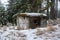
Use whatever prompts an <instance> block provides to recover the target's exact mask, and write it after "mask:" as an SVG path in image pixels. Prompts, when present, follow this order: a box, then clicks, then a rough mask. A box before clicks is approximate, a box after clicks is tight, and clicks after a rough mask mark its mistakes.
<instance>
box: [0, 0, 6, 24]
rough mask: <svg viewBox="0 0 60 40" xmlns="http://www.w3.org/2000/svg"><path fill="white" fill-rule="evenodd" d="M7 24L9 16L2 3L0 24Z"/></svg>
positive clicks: (0, 6) (0, 5)
mask: <svg viewBox="0 0 60 40" xmlns="http://www.w3.org/2000/svg"><path fill="white" fill-rule="evenodd" d="M6 23H7V14H6V11H5V8H4V6H3V4H2V3H1V1H0V24H2V25H5V24H6Z"/></svg>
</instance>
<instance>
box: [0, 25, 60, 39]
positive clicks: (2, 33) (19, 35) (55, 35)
mask: <svg viewBox="0 0 60 40" xmlns="http://www.w3.org/2000/svg"><path fill="white" fill-rule="evenodd" d="M53 27H54V28H56V30H55V31H48V29H47V27H45V28H36V29H28V30H15V29H9V27H7V28H6V30H3V29H0V40H60V24H58V25H55V26H53ZM7 29H9V30H7ZM37 29H40V30H41V31H43V32H44V33H43V34H41V35H36V31H37Z"/></svg>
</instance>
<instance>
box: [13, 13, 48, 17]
mask: <svg viewBox="0 0 60 40" xmlns="http://www.w3.org/2000/svg"><path fill="white" fill-rule="evenodd" d="M18 15H20V16H21V15H25V16H41V15H43V16H47V15H46V14H43V13H18V14H15V15H14V17H15V16H18Z"/></svg>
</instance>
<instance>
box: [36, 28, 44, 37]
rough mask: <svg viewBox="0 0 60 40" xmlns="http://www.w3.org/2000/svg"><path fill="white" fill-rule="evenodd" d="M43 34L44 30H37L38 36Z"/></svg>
mask: <svg viewBox="0 0 60 40" xmlns="http://www.w3.org/2000/svg"><path fill="white" fill-rule="evenodd" d="M42 34H44V32H43V31H41V30H40V29H37V31H36V35H37V36H38V35H42Z"/></svg>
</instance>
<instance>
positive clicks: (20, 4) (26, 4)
mask: <svg viewBox="0 0 60 40" xmlns="http://www.w3.org/2000/svg"><path fill="white" fill-rule="evenodd" d="M57 4H58V0H8V4H7V5H6V7H4V6H3V4H2V3H1V1H0V24H1V25H6V24H7V23H12V24H16V18H13V15H15V14H17V13H25V12H27V13H44V14H45V13H46V14H47V17H48V18H47V19H52V20H54V19H57V13H58V5H57Z"/></svg>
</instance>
